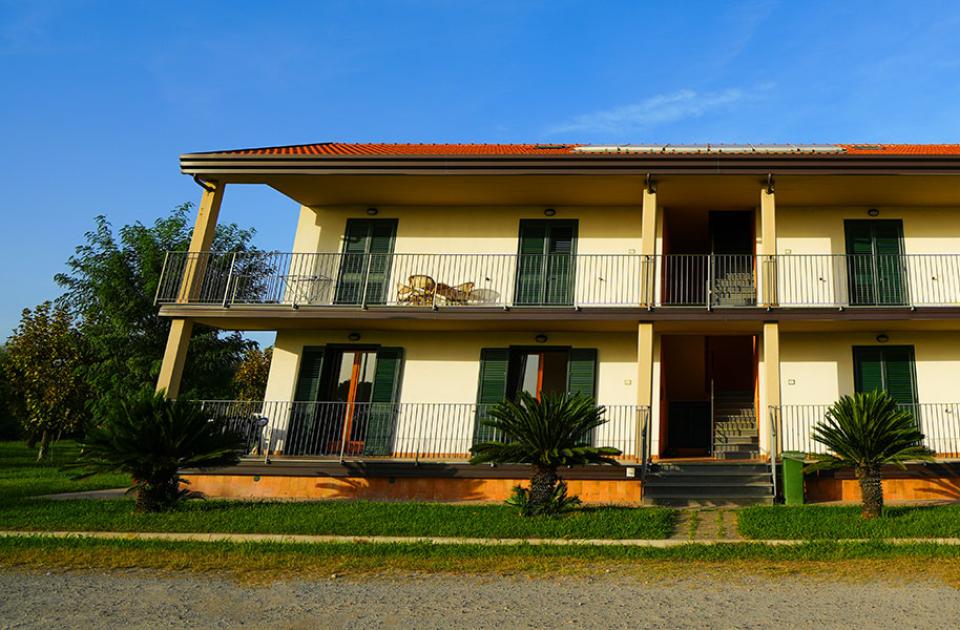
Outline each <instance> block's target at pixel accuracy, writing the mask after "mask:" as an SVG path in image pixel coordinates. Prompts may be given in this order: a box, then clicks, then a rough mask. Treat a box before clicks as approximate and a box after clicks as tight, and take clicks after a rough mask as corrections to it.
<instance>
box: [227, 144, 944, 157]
mask: <svg viewBox="0 0 960 630" xmlns="http://www.w3.org/2000/svg"><path fill="white" fill-rule="evenodd" d="M666 146H668V147H671V150H670V151H669V152H670V153H673V154H677V153H701V154H702V153H711V152H713V151H718V152H723V148H724V147H725V146H726V147H728V148H730V147H734V146H738V145H701V146H699V147H697V146H695V145H666ZM740 146H743V147H747V146H749V145H740ZM760 146H763V147H764V150H763V151H762V152H763V153H768V154H769V153H779V151H777V150H776V148H777V145H760ZM781 146H782V147H783V151H782V153H784V154H800V155H805V156H808V157H809V156H810V155H811V154H815V153H816V154H820V155H823V156H829V155H838V154H844V153H845V154H848V155H901V156H924V155H929V156H938V155H951V156H953V155H960V144H837V145H806V146H819V147H820V148H821V149H823V148H826V149H827V150H826V151H820V152H814V151H806V150H804V148H803V147H804V145H799V146H796V145H786V144H785V145H781ZM580 147H583V149H581V150H580V151H577V149H578V148H580ZM590 147H591V145H581V144H412V143H384V144H372V143H345V142H319V143H315V144H299V145H288V146H278V147H260V148H252V149H233V150H229V151H212V152H210V154H216V155H237V156H251V157H255V156H267V155H277V156H284V155H289V156H338V155H344V156H396V157H400V156H438V157H440V156H469V155H476V156H485V155H486V156H526V155H531V156H544V155H570V154H579V155H586V154H588V152H589V153H595V154H601V155H607V156H609V155H637V154H638V153H639V154H659V153H661V152H662V151H661V149H662V147H663V145H645V146H642V147H638V146H634V147H630V145H623V150H622V151H618V150H617V147H616V145H611V146H610V148H609V151H605V150H602V151H595V152H594V151H589V149H590ZM686 148H689V149H690V150H689V151H685V150H684V149H686ZM831 148H835V149H836V150H835V151H831V150H830V149H831ZM584 149H587V150H586V151H585V150H584ZM595 149H600V147H595ZM744 153H746V154H750V153H752V152H751V151H749V150H747V151H744Z"/></svg>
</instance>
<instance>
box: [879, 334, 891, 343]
mask: <svg viewBox="0 0 960 630" xmlns="http://www.w3.org/2000/svg"><path fill="white" fill-rule="evenodd" d="M888 341H890V337H889V336H887V335H885V334H883V333H880V334H879V335H877V343H887V342H888Z"/></svg>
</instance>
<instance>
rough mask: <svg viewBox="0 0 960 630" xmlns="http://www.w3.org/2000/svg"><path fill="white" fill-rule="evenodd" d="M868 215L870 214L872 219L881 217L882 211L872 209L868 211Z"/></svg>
mask: <svg viewBox="0 0 960 630" xmlns="http://www.w3.org/2000/svg"><path fill="white" fill-rule="evenodd" d="M867 214H869V215H870V216H871V217H879V216H880V211H879V210H877V209H876V208H870V209H869V210H867Z"/></svg>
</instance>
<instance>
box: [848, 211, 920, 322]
mask: <svg viewBox="0 0 960 630" xmlns="http://www.w3.org/2000/svg"><path fill="white" fill-rule="evenodd" d="M844 232H845V234H846V242H847V257H846V258H847V265H846V270H847V286H848V291H849V302H850V304H851V305H859V306H870V305H894V304H906V302H907V287H906V278H907V274H906V270H905V268H904V264H905V263H904V259H903V246H902V243H903V222H902V221H899V220H880V219H878V220H874V221H870V220H848V221H844Z"/></svg>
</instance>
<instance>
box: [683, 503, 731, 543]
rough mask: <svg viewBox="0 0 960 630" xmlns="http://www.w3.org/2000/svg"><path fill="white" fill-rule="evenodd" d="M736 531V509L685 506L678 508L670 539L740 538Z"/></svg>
mask: <svg viewBox="0 0 960 630" xmlns="http://www.w3.org/2000/svg"><path fill="white" fill-rule="evenodd" d="M741 539H742V536H740V534H739V533H738V532H737V511H736V510H735V509H731V508H687V509H684V510H680V517H679V519H678V520H677V527H676V529H674V530H673V535H672V536H670V540H688V541H705V540H741Z"/></svg>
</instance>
